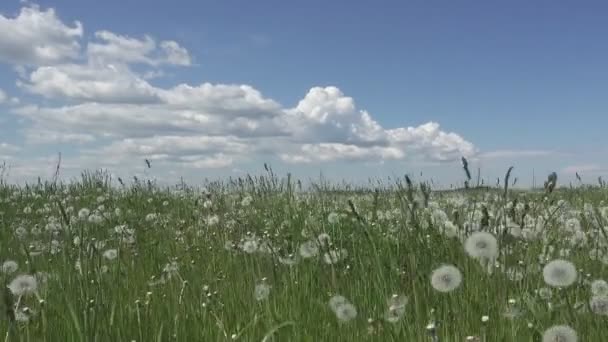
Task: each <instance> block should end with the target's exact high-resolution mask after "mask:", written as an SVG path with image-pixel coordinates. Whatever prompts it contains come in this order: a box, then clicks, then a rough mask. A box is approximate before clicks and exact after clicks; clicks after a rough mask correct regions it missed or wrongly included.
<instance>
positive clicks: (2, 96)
mask: <svg viewBox="0 0 608 342" xmlns="http://www.w3.org/2000/svg"><path fill="white" fill-rule="evenodd" d="M7 100H8V95H6V93H5V92H4V90H2V89H0V104H2V103H4V102H6V101H7Z"/></svg>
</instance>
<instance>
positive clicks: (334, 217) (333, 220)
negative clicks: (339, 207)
mask: <svg viewBox="0 0 608 342" xmlns="http://www.w3.org/2000/svg"><path fill="white" fill-rule="evenodd" d="M327 221H328V222H329V223H331V224H337V223H338V222H339V221H340V215H338V213H335V212H331V213H329V215H328V216H327Z"/></svg>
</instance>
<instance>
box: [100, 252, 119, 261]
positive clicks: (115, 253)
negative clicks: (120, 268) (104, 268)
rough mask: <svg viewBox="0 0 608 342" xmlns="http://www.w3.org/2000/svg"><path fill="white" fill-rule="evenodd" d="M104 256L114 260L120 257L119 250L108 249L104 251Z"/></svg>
mask: <svg viewBox="0 0 608 342" xmlns="http://www.w3.org/2000/svg"><path fill="white" fill-rule="evenodd" d="M103 257H104V258H106V259H107V260H114V259H116V257H118V251H117V250H116V249H108V250H106V251H105V252H103Z"/></svg>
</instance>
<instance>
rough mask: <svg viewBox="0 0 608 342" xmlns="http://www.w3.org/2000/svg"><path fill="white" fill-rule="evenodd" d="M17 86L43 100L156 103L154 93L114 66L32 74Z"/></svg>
mask: <svg viewBox="0 0 608 342" xmlns="http://www.w3.org/2000/svg"><path fill="white" fill-rule="evenodd" d="M18 85H20V86H21V87H22V88H25V89H26V90H28V91H30V92H32V93H35V94H39V95H42V96H44V97H47V98H56V99H69V100H77V101H90V102H108V103H153V102H159V98H158V95H157V89H156V88H154V87H152V86H151V85H150V84H149V83H148V82H147V81H145V80H144V79H142V78H140V77H139V76H137V75H136V74H134V73H133V72H132V71H131V70H130V69H129V68H128V67H126V66H124V65H121V64H117V65H112V64H107V65H101V64H84V65H81V64H64V65H58V66H44V67H39V68H37V69H36V70H34V71H33V72H32V73H31V75H30V76H29V80H28V81H27V82H23V81H19V82H18Z"/></svg>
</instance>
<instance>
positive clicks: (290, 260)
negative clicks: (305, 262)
mask: <svg viewBox="0 0 608 342" xmlns="http://www.w3.org/2000/svg"><path fill="white" fill-rule="evenodd" d="M279 263H281V264H282V265H287V266H293V265H295V264H297V263H298V259H296V258H294V256H293V255H291V254H290V255H288V256H286V257H281V256H279Z"/></svg>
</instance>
